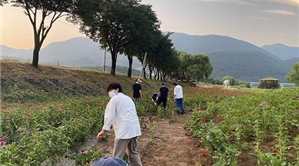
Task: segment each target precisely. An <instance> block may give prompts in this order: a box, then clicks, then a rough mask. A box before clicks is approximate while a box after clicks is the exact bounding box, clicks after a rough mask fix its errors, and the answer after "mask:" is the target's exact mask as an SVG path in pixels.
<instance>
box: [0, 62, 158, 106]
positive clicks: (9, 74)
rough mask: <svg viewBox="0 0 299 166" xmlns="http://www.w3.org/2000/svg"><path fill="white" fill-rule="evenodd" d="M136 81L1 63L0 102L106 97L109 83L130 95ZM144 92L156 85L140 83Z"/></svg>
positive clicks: (86, 71)
mask: <svg viewBox="0 0 299 166" xmlns="http://www.w3.org/2000/svg"><path fill="white" fill-rule="evenodd" d="M135 79H136V77H133V78H128V77H126V76H125V75H123V74H118V75H117V76H115V77H114V76H111V75H110V74H109V73H105V72H101V71H96V70H90V69H79V68H67V67H57V66H47V65H40V67H39V68H38V69H36V68H34V67H32V66H31V65H30V64H28V63H20V62H16V61H1V90H2V91H1V99H2V101H3V102H4V103H7V102H8V103H11V102H14V103H24V102H27V101H36V102H43V101H47V100H49V99H52V100H61V99H63V98H68V97H84V96H102V95H107V93H106V87H107V86H108V85H109V84H110V83H112V82H118V83H120V84H121V85H122V86H123V89H124V92H125V93H126V94H128V95H131V88H132V84H133V83H134V80H135ZM142 86H143V88H144V89H145V90H149V89H157V88H158V87H159V82H156V81H150V80H148V81H147V80H144V81H143V83H142Z"/></svg>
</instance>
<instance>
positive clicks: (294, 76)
mask: <svg viewBox="0 0 299 166" xmlns="http://www.w3.org/2000/svg"><path fill="white" fill-rule="evenodd" d="M286 80H288V81H289V82H292V83H294V84H296V85H297V86H299V62H297V63H295V64H294V66H293V67H292V69H291V71H290V72H289V74H288V75H287V77H286Z"/></svg>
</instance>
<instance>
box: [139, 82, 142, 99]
mask: <svg viewBox="0 0 299 166" xmlns="http://www.w3.org/2000/svg"><path fill="white" fill-rule="evenodd" d="M139 93H140V97H142V88H141V85H140V88H139Z"/></svg>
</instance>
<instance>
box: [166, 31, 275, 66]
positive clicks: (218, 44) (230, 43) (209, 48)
mask: <svg viewBox="0 0 299 166" xmlns="http://www.w3.org/2000/svg"><path fill="white" fill-rule="evenodd" d="M170 39H172V42H173V44H174V47H175V48H176V49H177V50H181V51H185V52H188V53H190V54H198V53H204V54H209V53H213V52H221V51H232V50H234V51H256V52H261V53H263V54H265V55H267V56H269V57H272V58H274V59H276V60H278V61H279V60H280V59H278V58H277V57H276V56H273V55H272V54H271V53H269V52H267V51H266V50H264V49H262V48H260V47H257V46H255V45H253V44H251V43H248V42H246V41H242V40H238V39H234V38H231V37H227V36H219V35H204V36H198V35H188V34H184V33H173V34H172V35H171V36H170Z"/></svg>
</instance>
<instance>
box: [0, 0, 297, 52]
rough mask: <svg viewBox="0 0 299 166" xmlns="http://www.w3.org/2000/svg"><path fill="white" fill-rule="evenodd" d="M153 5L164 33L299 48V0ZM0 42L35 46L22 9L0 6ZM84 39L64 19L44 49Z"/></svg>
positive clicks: (176, 0)
mask: <svg viewBox="0 0 299 166" xmlns="http://www.w3.org/2000/svg"><path fill="white" fill-rule="evenodd" d="M142 3H144V4H151V5H152V7H153V10H154V11H156V13H157V16H158V18H159V20H160V21H161V22H162V25H161V30H162V31H171V32H182V33H186V34H190V35H209V34H216V35H224V36H230V37H233V38H237V39H240V40H244V41H247V42H250V43H252V44H255V45H257V46H263V45H269V44H275V43H282V44H285V45H288V46H296V47H298V46H299V0H143V1H142ZM0 10H1V11H0V12H1V13H0V14H1V17H0V25H1V29H0V32H1V33H0V34H1V35H0V38H1V39H0V44H2V45H6V46H9V47H12V48H18V49H31V48H33V30H32V26H31V24H30V22H29V19H28V17H27V16H26V15H25V14H24V11H23V9H22V8H17V7H11V6H10V5H5V6H3V7H0ZM79 36H81V37H84V36H85V35H84V34H81V33H80V32H79V28H78V27H77V26H75V25H73V24H71V23H69V22H67V21H65V20H64V19H63V18H61V19H60V20H58V21H57V22H56V23H55V24H54V26H53V28H52V29H51V31H50V33H49V35H48V37H47V39H46V40H45V43H44V45H43V47H45V46H46V45H48V44H49V43H52V42H56V41H63V40H68V39H70V38H74V37H79Z"/></svg>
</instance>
